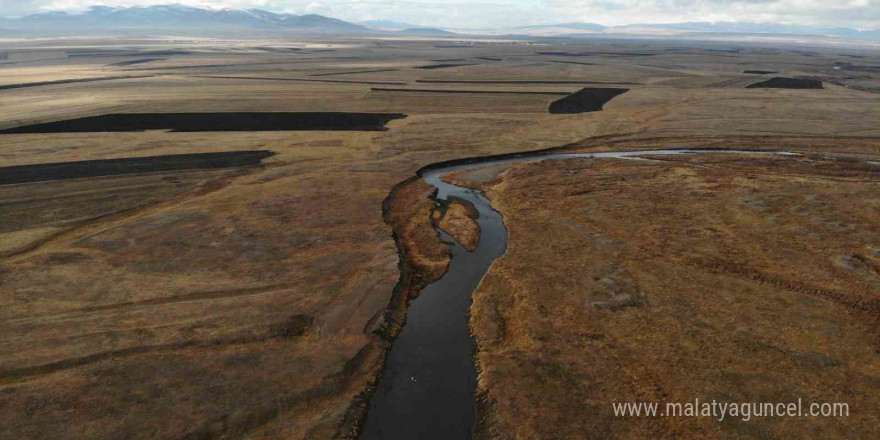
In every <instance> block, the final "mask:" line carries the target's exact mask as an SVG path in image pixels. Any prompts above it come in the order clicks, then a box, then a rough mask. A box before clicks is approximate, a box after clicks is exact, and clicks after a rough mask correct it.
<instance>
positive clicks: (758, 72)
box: [743, 70, 779, 75]
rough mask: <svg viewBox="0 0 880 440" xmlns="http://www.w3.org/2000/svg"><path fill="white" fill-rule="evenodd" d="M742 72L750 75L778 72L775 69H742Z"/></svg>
mask: <svg viewBox="0 0 880 440" xmlns="http://www.w3.org/2000/svg"><path fill="white" fill-rule="evenodd" d="M743 73H748V74H750V75H770V74H771V73H779V72H777V71H775V70H743Z"/></svg>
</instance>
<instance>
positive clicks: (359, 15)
mask: <svg viewBox="0 0 880 440" xmlns="http://www.w3.org/2000/svg"><path fill="white" fill-rule="evenodd" d="M175 1H176V2H178V3H182V4H186V5H190V6H199V7H213V8H260V9H267V10H271V11H278V12H291V13H299V14H302V13H315V14H322V15H328V16H332V17H336V18H341V19H344V20H350V21H361V20H370V19H389V20H395V21H403V22H410V23H415V24H418V25H424V26H438V27H451V28H466V27H478V28H501V27H509V26H517V25H527V24H543V23H558V22H572V21H581V22H595V23H602V24H607V25H623V24H633V23H673V22H686V21H757V22H780V23H786V24H799V25H816V26H839V27H854V28H870V29H876V28H880V0H483V1H481V0H476V1H467V0H168V1H163V0H0V15H6V16H16V15H23V14H27V13H33V12H43V11H47V10H69V11H72V10H84V9H87V8H88V7H90V6H92V5H95V4H101V5H106V6H136V5H149V4H158V3H163V2H164V3H171V2H175Z"/></svg>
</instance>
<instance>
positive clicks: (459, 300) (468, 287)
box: [360, 150, 797, 440]
mask: <svg viewBox="0 0 880 440" xmlns="http://www.w3.org/2000/svg"><path fill="white" fill-rule="evenodd" d="M697 153H700V154H704V153H752V154H756V153H757V154H779V155H797V154H796V153H787V152H766V151H737V150H641V151H616V152H602V153H568V154H535V155H527V156H519V157H512V158H504V159H496V160H486V161H481V162H478V163H462V164H455V165H449V166H442V167H434V168H428V169H427V170H426V171H423V172H421V173H420V174H421V177H422V178H423V179H424V180H425V181H426V182H427V183H429V184H430V185H433V186H434V187H436V188H437V191H438V192H437V199H438V200H447V199H448V198H449V197H458V198H460V199H464V200H467V201H469V202H471V203H472V204H473V205H474V207H476V209H477V211H478V212H479V218H478V219H477V221H478V223H479V225H480V231H481V236H480V242H479V246H478V247H477V249H476V250H475V251H473V252H467V251H466V250H465V249H464V248H463V247H462V246H461V245H460V244H458V243H455V241H454V240H453V239H452V238H451V237H450V236H448V235H446V234H445V233H443V232H442V231H439V230H438V232H439V233H440V236H441V238H442V239H443V241H444V242H446V243H448V244H449V247H450V249H451V251H452V261H451V262H450V265H449V270H448V272H447V273H446V274H445V275H444V276H443V277H442V278H441V279H440V280H438V281H437V282H435V283H433V284H431V285H429V286H427V287H425V288H424V289H423V290H422V291H421V293H420V294H419V296H418V297H417V298H416V299H414V300H413V301H412V302H411V304H410V306H409V310H408V311H407V319H406V325H405V326H404V328H403V330H402V331H401V332H400V334H399V335H398V337H397V339H396V340H395V341H394V344H393V346H392V348H391V350H390V351H389V353H388V357H387V361H386V366H385V371H384V372H383V375H382V378H381V379H380V380H379V383H378V386H377V388H376V390H375V393H374V394H373V397H372V399H371V401H370V410H369V414H368V417H367V420H366V423H365V425H364V428H363V430H362V432H361V437H360V438H361V439H363V440H415V439H420V440H425V439H438V440H465V439H470V438H471V430H472V429H473V427H474V423H475V418H476V401H475V396H474V391H475V389H476V381H477V374H476V370H475V366H474V359H473V354H474V349H475V345H474V340H473V339H472V337H471V335H470V333H469V330H468V320H469V316H468V310H469V309H470V306H471V294H472V293H473V291H474V289H476V288H477V286H478V285H479V283H480V280H482V278H483V275H485V274H486V272H487V271H488V270H489V267H490V266H491V265H492V263H493V262H494V261H495V260H496V259H497V258H499V257H501V256H502V255H504V253H505V252H506V250H507V228H506V227H505V226H504V221H503V218H502V217H501V214H500V213H499V212H498V211H496V210H495V209H493V208H492V206H491V204H490V203H489V200H488V199H487V198H486V197H485V196H483V195H482V194H481V193H480V192H479V191H476V190H473V189H469V188H463V187H460V186H456V185H452V184H450V183H446V182H444V181H442V180H441V176H443V175H444V174H447V173H449V172H452V171H458V170H463V169H469V168H478V167H484V166H490V165H500V164H510V163H516V162H530V161H531V162H534V161H543V160H551V159H556V160H558V159H575V158H617V159H628V160H648V159H644V158H642V157H640V156H644V155H674V154H697Z"/></svg>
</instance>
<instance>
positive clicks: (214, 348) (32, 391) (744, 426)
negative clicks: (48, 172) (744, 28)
mask: <svg viewBox="0 0 880 440" xmlns="http://www.w3.org/2000/svg"><path fill="white" fill-rule="evenodd" d="M3 44H4V52H8V53H9V54H10V56H9V57H8V58H7V59H6V60H0V130H2V129H9V128H14V127H19V126H23V125H29V124H37V123H46V122H53V121H59V120H67V119H75V118H82V117H88V116H98V115H102V114H108V113H179V112H221V111H223V112H291V111H309V112H323V111H332V112H391V113H398V112H399V113H404V114H406V115H408V116H407V117H406V118H405V119H399V120H395V121H392V122H390V123H389V124H388V128H389V129H388V130H387V131H377V132H368V131H357V132H333V131H291V132H206V133H170V132H165V131H147V132H128V133H54V134H5V135H0V167H5V166H17V165H29V164H40V163H56V162H65V161H80V160H94V159H114V158H130V157H146V156H158V155H167V154H184V153H206V152H227V151H250V150H271V151H273V152H275V153H277V154H276V155H274V156H272V157H269V158H266V159H264V160H263V163H262V164H261V165H256V166H248V167H240V168H229V169H216V170H191V171H176V172H163V173H149V174H136V175H123V176H112V177H111V176H108V177H92V178H83V179H74V180H63V181H53V182H34V183H26V184H16V185H4V186H0V207H2V209H0V258H2V259H0V334H2V335H3V338H2V342H0V420H3V422H2V423H0V438H2V439H7V438H8V439H21V438H28V439H58V438H65V439H91V438H118V439H133V438H246V439H262V438H273V439H277V438H310V439H312V438H314V439H318V438H346V437H348V436H350V435H352V433H355V432H356V427H357V424H358V423H359V421H360V420H361V419H362V415H363V413H364V411H365V406H364V403H365V399H364V397H365V396H366V394H363V393H364V392H365V391H369V389H370V388H371V385H372V383H373V381H374V380H375V378H376V377H377V374H379V373H380V372H381V368H382V362H383V354H384V352H385V350H386V349H387V348H388V346H389V344H390V341H391V340H392V339H393V336H394V334H395V332H396V331H397V330H398V329H399V328H400V325H401V324H402V322H403V312H404V311H405V306H406V302H407V298H408V297H410V296H412V295H415V294H416V293H417V291H418V289H419V288H421V287H422V286H424V285H425V284H427V283H429V282H430V281H432V280H434V279H436V278H437V277H439V276H441V275H442V274H443V272H444V271H445V270H446V265H447V263H448V255H449V254H448V250H447V249H446V247H445V246H443V245H442V243H440V242H439V239H438V235H437V233H436V232H435V230H434V229H433V227H432V224H431V222H432V216H433V211H434V210H435V209H436V208H435V205H434V202H433V201H432V200H431V199H430V198H429V197H430V195H431V192H432V188H431V187H430V186H428V185H427V184H425V183H424V182H423V181H421V180H419V179H414V178H412V177H413V176H414V173H415V171H416V170H418V169H419V168H420V167H422V166H425V165H427V164H430V163H434V162H438V161H443V160H450V159H458V158H465V157H472V156H485V155H493V154H501V153H511V152H523V151H531V150H539V149H545V148H552V147H561V146H566V145H567V146H569V148H572V149H591V150H613V149H635V148H639V149H642V148H644V149H650V148H670V147H688V148H695V147H700V148H740V149H748V148H759V149H773V150H777V149H785V150H791V151H800V152H804V153H811V154H813V155H814V156H807V157H804V158H800V159H796V160H794V159H780V158H773V157H748V158H740V157H734V156H723V157H722V156H719V157H715V156H700V157H681V158H679V157H676V158H674V160H671V159H669V158H664V161H663V162H620V161H615V160H575V161H570V162H548V163H542V164H539V165H526V164H522V165H517V166H515V167H512V168H510V169H498V170H492V171H491V172H483V174H484V175H483V176H482V177H481V178H480V179H474V180H478V181H480V183H479V184H480V185H483V184H485V185H486V190H487V193H488V195H489V196H490V198H491V199H492V201H493V203H494V204H495V205H496V207H497V208H498V209H499V210H500V211H501V213H502V214H503V215H504V216H505V221H506V222H507V223H508V227H509V228H510V230H511V235H510V248H509V251H508V254H507V255H505V256H504V257H503V258H502V259H500V260H498V261H497V262H496V263H495V265H494V266H493V267H492V269H491V270H490V272H489V274H488V276H487V277H486V278H485V279H484V281H483V283H482V285H481V287H480V288H479V290H478V291H477V292H476V294H475V303H474V307H473V314H472V320H471V323H472V326H473V332H474V335H475V337H476V339H477V341H478V343H479V345H480V352H479V360H478V366H479V367H480V369H481V376H480V382H479V390H478V391H479V392H480V393H481V395H482V396H484V397H485V398H486V401H487V402H488V403H489V404H490V405H489V406H488V410H487V412H486V413H485V414H484V416H485V422H486V425H487V426H488V427H489V429H488V431H487V435H488V436H489V437H491V438H499V439H502V438H503V439H506V438H522V439H531V438H600V437H601V438H645V437H646V436H648V437H656V438H737V439H738V438H749V436H751V437H752V438H792V437H797V436H801V438H810V437H813V438H814V437H815V436H817V435H818V436H821V437H822V438H874V437H876V436H877V434H878V433H877V431H876V430H877V426H878V425H880V424H878V420H877V419H876V417H877V413H878V411H877V410H878V406H880V405H878V403H880V402H878V401H877V398H876V396H878V395H880V394H878V393H877V387H878V383H880V363H878V362H880V357H878V355H877V353H876V349H877V347H878V342H880V340H878V339H877V337H878V333H877V327H876V326H877V324H878V322H877V310H876V304H877V301H878V300H880V298H878V291H880V286H878V274H877V271H878V266H880V257H878V252H880V251H878V249H880V225H878V222H877V219H878V215H877V214H878V210H880V200H878V198H877V197H878V191H877V185H878V179H880V178H878V171H877V166H875V165H865V164H864V162H857V161H856V160H857V159H859V160H860V159H865V158H867V157H871V158H876V157H878V156H880V144H878V139H880V123H878V121H880V104H878V103H880V101H878V99H877V94H876V91H877V90H878V89H880V77H878V74H877V73H875V72H859V74H858V76H855V75H852V72H847V71H837V70H834V69H833V67H832V65H833V63H834V62H836V61H839V60H840V53H842V52H841V50H840V49H821V50H813V49H811V51H812V52H814V53H817V54H818V55H814V54H812V53H811V55H810V56H805V55H804V53H803V52H804V49H803V48H801V47H797V46H780V47H767V46H759V45H755V46H748V45H742V44H740V45H738V47H742V48H743V49H742V50H741V52H740V53H738V54H730V53H719V52H717V51H713V50H712V49H717V48H718V47H724V45H723V44H721V43H717V44H716V45H703V44H698V43H693V44H692V45H690V46H685V47H681V44H682V43H676V47H670V46H669V45H665V44H661V43H645V42H638V43H613V44H611V43H601V44H600V43H590V44H582V45H575V44H567V45H565V46H563V49H559V48H558V47H548V46H544V45H532V44H526V43H524V42H513V41H510V42H506V41H495V42H488V41H476V42H473V44H469V45H467V46H465V47H462V48H454V47H448V46H450V42H448V41H434V40H430V39H423V40H410V41H404V40H392V39H385V40H343V39H339V40H329V41H309V42H306V41H233V40H223V41H221V40H190V39H156V40H150V39H141V40H134V39H106V40H94V39H71V40H34V41H7V42H4V43H3ZM267 48H268V49H267ZM289 48H299V49H301V50H299V51H295V52H289V51H286V49H289ZM269 49H271V50H269ZM672 49H676V50H672ZM554 51H564V52H578V53H589V55H585V56H578V57H572V56H565V55H553V54H551V55H540V54H538V52H554ZM627 52H631V53H644V52H650V53H652V54H654V55H653V56H632V57H630V56H621V55H620V54H621V53H624V54H625V53H627ZM856 52H859V53H861V54H862V55H864V56H866V57H867V58H865V59H863V60H861V61H864V62H865V63H866V64H869V63H875V64H876V63H877V62H880V61H878V60H880V53H878V52H871V51H868V50H866V49H853V50H850V49H847V50H846V53H856ZM145 59H153V60H150V61H144V62H138V63H126V62H127V61H142V60H145ZM443 59H463V60H464V61H455V62H454V63H455V64H473V65H467V66H458V67H452V68H442V69H419V68H417V67H419V66H425V65H432V64H438V63H437V62H436V61H432V60H443ZM495 60H500V61H495ZM573 61H576V62H580V63H591V64H573V63H571V62H573ZM861 61H860V62H861ZM450 63H452V62H450ZM748 69H762V70H764V69H766V70H774V71H779V72H781V73H780V74H774V75H773V76H811V77H819V78H822V79H824V80H825V89H823V90H783V89H746V88H745V87H746V86H747V85H749V84H752V83H755V82H760V81H762V80H764V79H769V77H767V78H765V77H763V76H758V75H748V74H743V73H742V72H743V71H744V70H748ZM120 77H128V78H120ZM82 79H92V80H93V81H89V82H70V81H67V80H82ZM47 82H48V83H47ZM7 85H19V86H20V87H16V88H5V89H4V88H2V86H7ZM606 86H607V87H616V88H627V89H629V91H628V92H626V93H625V94H623V95H620V96H618V97H616V98H614V99H613V100H611V101H610V102H609V103H607V104H606V105H605V106H604V110H603V111H601V112H593V113H583V114H570V115H551V114H550V113H549V112H548V106H549V105H550V103H551V102H553V101H556V100H558V99H559V98H560V96H559V95H557V94H558V93H573V92H576V91H578V90H580V89H582V88H584V87H606ZM374 88H412V89H422V90H424V89H430V90H431V91H429V92H425V91H388V90H374ZM437 90H449V91H483V92H486V91H489V92H498V91H504V92H549V93H547V94H514V93H437V92H436V91H437ZM554 93H556V94H554ZM824 156H832V157H833V158H825V157H824ZM875 160H876V159H875ZM499 173H500V174H499ZM462 178H463V179H465V180H467V179H466V178H465V177H462ZM459 208H460V207H459ZM459 208H455V209H454V210H453V211H452V213H453V214H458V215H464V214H466V211H467V210H466V209H463V208H462V209H459ZM447 213H449V210H447ZM457 221H458V225H459V226H462V225H464V226H463V227H464V228H465V229H467V228H469V226H467V216H466V215H464V217H459V218H458V219H457ZM548 231H552V233H547V232H548ZM621 295H629V298H628V299H627V298H621ZM615 298H616V299H615ZM602 303H604V304H605V305H599V304H602ZM597 305H598V306H597ZM693 397H701V398H713V397H715V398H718V399H719V400H740V399H745V400H757V401H764V400H770V401H776V400H783V401H788V400H789V399H790V398H795V399H796V398H797V397H803V398H804V399H805V400H811V399H814V400H821V401H845V402H849V403H850V407H851V412H852V416H851V417H850V418H848V419H807V420H802V419H773V420H760V421H757V422H754V423H750V424H749V423H737V422H734V421H731V422H724V423H715V422H711V421H707V420H704V419H620V418H614V417H613V414H611V408H610V405H609V404H607V403H606V402H608V401H610V400H618V401H626V400H627V399H630V400H639V399H640V400H655V399H656V400H662V399H670V400H686V399H691V398H693ZM814 434H815V435H814Z"/></svg>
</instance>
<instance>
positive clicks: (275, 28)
mask: <svg viewBox="0 0 880 440" xmlns="http://www.w3.org/2000/svg"><path fill="white" fill-rule="evenodd" d="M118 34H124V35H149V34H152V35H156V34H174V35H204V36H214V35H217V36H224V35H242V36H244V35H275V36H278V35H284V34H300V35H303V34H318V35H329V34H340V35H413V36H431V37H452V36H457V35H469V36H478V35H496V36H497V35H503V36H521V37H572V38H588V37H603V36H604V37H619V36H625V37H640V36H641V37H659V38H700V37H713V36H715V37H719V36H724V37H725V38H731V39H736V38H742V37H751V36H763V37H768V36H770V37H773V36H797V35H812V36H821V37H831V38H845V39H861V40H880V30H876V29H875V30H857V29H847V28H817V27H807V26H792V25H784V24H774V23H742V22H719V23H709V22H695V23H675V24H635V25H626V26H616V27H608V26H603V25H601V24H596V23H558V24H546V25H534V26H520V27H516V28H512V29H495V30H461V31H457V33H456V32H452V31H450V30H447V29H434V28H425V27H421V26H417V25H413V24H409V23H401V22H395V21H390V20H371V21H365V22H362V23H350V22H347V21H343V20H338V19H335V18H330V17H325V16H322V15H316V14H307V15H296V14H284V13H275V12H269V11H264V10H260V9H247V10H244V9H220V10H218V9H203V8H195V7H190V6H183V5H156V6H134V7H127V8H126V7H118V8H113V7H107V6H95V7H92V8H91V9H89V10H87V11H85V12H82V13H67V12H61V11H55V12H45V13H39V14H33V15H28V16H25V17H21V18H7V19H2V18H0V35H3V36H70V35H118Z"/></svg>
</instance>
